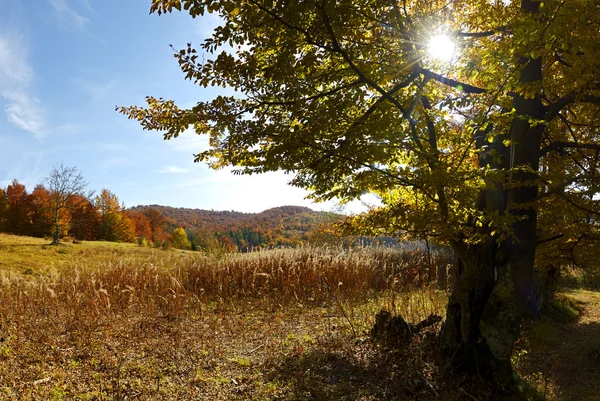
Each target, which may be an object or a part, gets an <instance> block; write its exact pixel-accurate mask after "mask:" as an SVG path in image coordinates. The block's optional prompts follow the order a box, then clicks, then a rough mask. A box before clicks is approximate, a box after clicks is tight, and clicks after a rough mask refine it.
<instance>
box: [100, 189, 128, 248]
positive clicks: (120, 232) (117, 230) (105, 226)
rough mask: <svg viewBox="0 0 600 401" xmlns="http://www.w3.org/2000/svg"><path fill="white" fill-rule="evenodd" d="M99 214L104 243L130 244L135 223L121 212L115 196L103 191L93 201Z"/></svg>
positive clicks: (122, 210)
mask: <svg viewBox="0 0 600 401" xmlns="http://www.w3.org/2000/svg"><path fill="white" fill-rule="evenodd" d="M94 203H95V206H96V209H97V210H98V213H100V227H101V238H102V239H104V240H106V241H123V242H132V241H133V240H134V239H135V223H134V222H133V221H132V220H131V219H130V218H129V217H127V216H126V215H125V214H124V213H123V212H124V210H125V207H124V206H122V205H121V204H120V203H119V198H118V197H117V195H115V194H114V193H112V192H111V191H109V190H108V189H103V190H102V191H101V192H100V195H98V196H96V198H95V200H94Z"/></svg>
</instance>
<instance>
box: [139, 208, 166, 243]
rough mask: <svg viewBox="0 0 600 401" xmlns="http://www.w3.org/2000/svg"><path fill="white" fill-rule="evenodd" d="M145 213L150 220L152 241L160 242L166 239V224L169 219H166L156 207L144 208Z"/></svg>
mask: <svg viewBox="0 0 600 401" xmlns="http://www.w3.org/2000/svg"><path fill="white" fill-rule="evenodd" d="M143 213H144V215H145V216H146V217H147V218H148V221H149V222H150V234H151V240H152V243H153V244H158V243H159V242H161V241H164V240H165V238H166V236H165V226H166V224H167V220H166V219H165V217H164V216H163V215H162V214H161V213H160V212H159V211H158V210H156V209H154V208H147V209H144V211H143Z"/></svg>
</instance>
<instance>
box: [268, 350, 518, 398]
mask: <svg viewBox="0 0 600 401" xmlns="http://www.w3.org/2000/svg"><path fill="white" fill-rule="evenodd" d="M343 348H344V349H339V350H335V349H328V350H318V349H315V350H311V351H309V352H306V353H302V354H297V355H290V356H288V357H287V358H286V359H284V360H283V361H282V362H281V363H280V364H279V365H278V366H277V368H276V369H274V370H273V371H272V372H271V373H270V374H269V376H268V379H269V380H270V381H272V382H277V383H280V384H283V385H284V386H285V387H286V388H287V389H288V390H289V391H290V392H291V394H290V397H289V398H288V397H286V398H285V399H291V400H307V401H308V400H311V401H326V400H327V401H342V400H343V401H351V400H352V401H354V400H355V401H367V400H368V401H375V400H438V401H439V400H445V401H458V400H468V399H477V400H496V401H500V400H503V401H509V400H517V399H519V400H520V399H522V397H520V396H515V395H498V394H494V392H493V390H492V389H491V388H490V387H489V386H488V385H487V384H486V383H484V382H483V381H482V380H481V378H479V377H473V376H469V375H465V374H457V373H455V372H451V371H450V370H449V369H447V366H444V363H443V361H442V359H441V355H440V354H439V353H438V351H437V349H438V347H436V346H435V344H433V343H432V344H426V345H425V346H423V344H416V347H415V346H411V347H410V348H409V349H406V350H404V351H389V350H388V351H385V350H383V349H381V348H380V347H377V346H374V345H373V344H371V343H370V342H369V341H365V342H363V343H362V344H359V345H357V344H353V345H351V346H348V347H343Z"/></svg>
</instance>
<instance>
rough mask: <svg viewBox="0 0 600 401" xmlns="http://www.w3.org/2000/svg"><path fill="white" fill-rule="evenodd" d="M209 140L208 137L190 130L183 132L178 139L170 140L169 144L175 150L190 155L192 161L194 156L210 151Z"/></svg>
mask: <svg viewBox="0 0 600 401" xmlns="http://www.w3.org/2000/svg"><path fill="white" fill-rule="evenodd" d="M208 140H209V138H208V135H198V134H196V132H194V130H193V129H191V128H190V129H187V130H185V131H183V132H182V133H181V134H180V135H179V136H178V137H177V138H172V139H170V140H168V141H167V144H168V145H169V146H170V147H171V148H172V149H173V150H176V151H178V152H185V153H187V154H189V155H190V160H192V159H193V158H192V154H197V153H200V152H202V151H204V150H207V149H208V147H209V144H208Z"/></svg>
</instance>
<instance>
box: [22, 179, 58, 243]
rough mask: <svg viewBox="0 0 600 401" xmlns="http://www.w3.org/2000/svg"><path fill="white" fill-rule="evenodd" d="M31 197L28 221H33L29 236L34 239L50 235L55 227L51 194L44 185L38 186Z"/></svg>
mask: <svg viewBox="0 0 600 401" xmlns="http://www.w3.org/2000/svg"><path fill="white" fill-rule="evenodd" d="M29 197H30V202H29V204H30V212H29V218H28V220H30V221H31V229H30V230H29V232H28V233H27V234H28V235H33V236H34V237H44V236H46V235H50V234H51V233H52V227H53V224H52V223H53V219H52V217H53V216H52V202H51V197H50V192H48V190H47V189H46V188H45V187H44V186H43V185H42V184H38V185H36V186H35V188H34V189H33V192H32V193H31V195H29Z"/></svg>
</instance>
